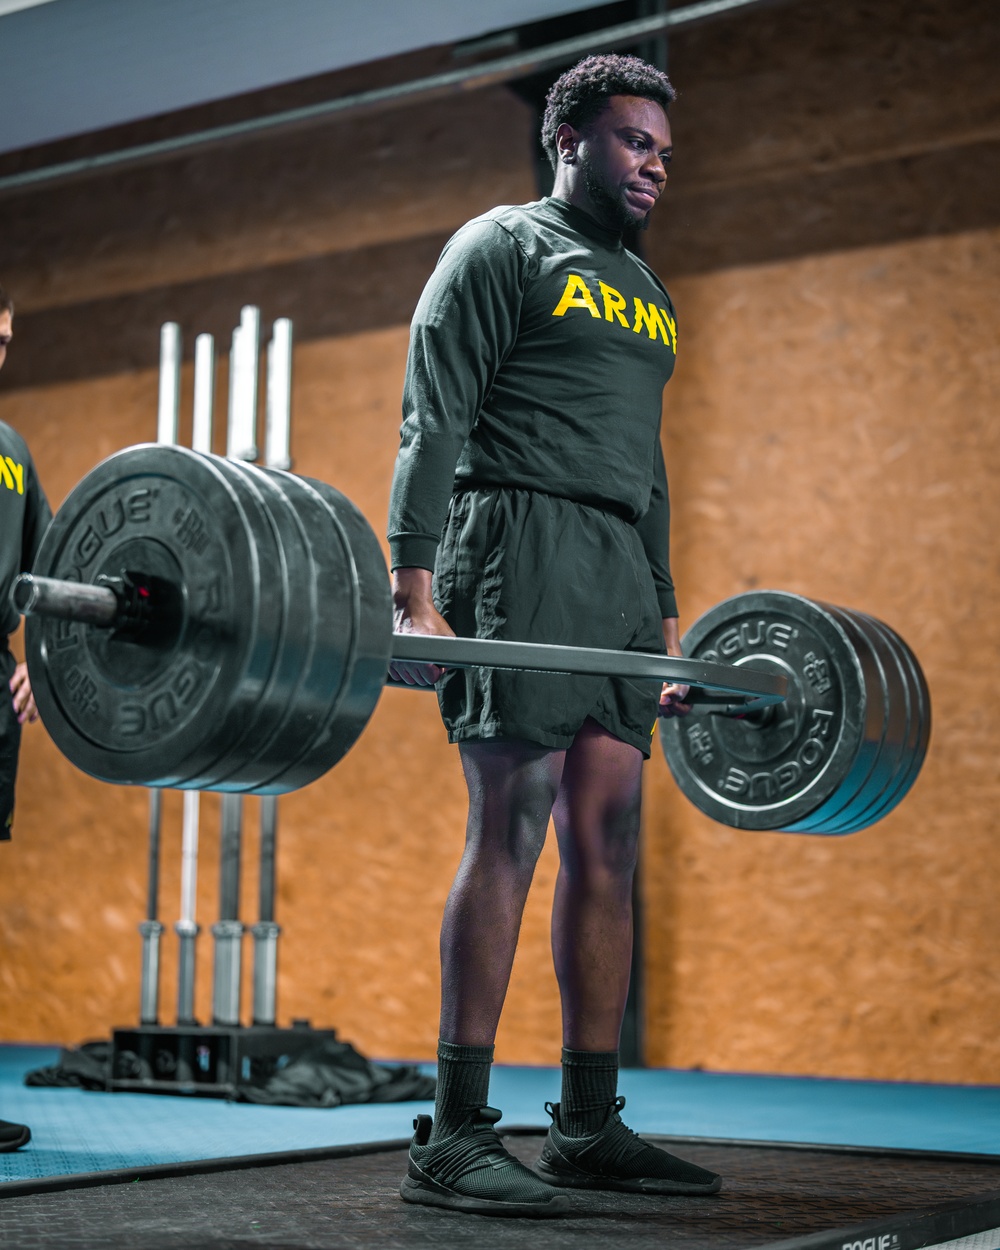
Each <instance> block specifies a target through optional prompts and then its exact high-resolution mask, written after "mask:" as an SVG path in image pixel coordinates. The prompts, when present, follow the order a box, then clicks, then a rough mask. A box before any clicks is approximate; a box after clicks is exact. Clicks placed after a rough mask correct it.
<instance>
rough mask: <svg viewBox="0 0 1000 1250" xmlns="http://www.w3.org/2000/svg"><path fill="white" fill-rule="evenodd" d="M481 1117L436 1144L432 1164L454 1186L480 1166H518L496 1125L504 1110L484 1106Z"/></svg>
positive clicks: (439, 1178) (441, 1176) (444, 1181)
mask: <svg viewBox="0 0 1000 1250" xmlns="http://www.w3.org/2000/svg"><path fill="white" fill-rule="evenodd" d="M479 1117H480V1118H479V1121H478V1123H475V1124H473V1125H472V1128H471V1131H470V1132H468V1133H462V1132H459V1133H458V1134H456V1135H455V1137H454V1138H453V1139H452V1140H451V1141H450V1142H448V1143H447V1144H446V1145H445V1144H443V1143H436V1144H435V1148H434V1154H433V1162H432V1168H433V1174H434V1177H435V1179H436V1180H439V1181H441V1182H442V1183H443V1184H445V1185H451V1186H453V1185H454V1184H455V1182H456V1181H459V1180H461V1178H462V1177H463V1176H467V1175H468V1173H469V1172H475V1171H476V1170H477V1169H478V1168H482V1167H493V1168H497V1167H505V1166H508V1165H513V1166H515V1167H516V1166H517V1160H516V1159H515V1158H514V1156H513V1155H512V1154H511V1153H510V1152H509V1151H508V1150H507V1148H506V1146H504V1144H503V1142H502V1141H501V1140H500V1137H499V1134H498V1133H497V1131H496V1129H495V1128H494V1127H493V1125H494V1124H496V1122H497V1120H499V1119H500V1112H499V1111H497V1110H496V1109H495V1108H494V1107H482V1108H480V1111H479ZM428 1162H431V1161H430V1160H429V1161H428Z"/></svg>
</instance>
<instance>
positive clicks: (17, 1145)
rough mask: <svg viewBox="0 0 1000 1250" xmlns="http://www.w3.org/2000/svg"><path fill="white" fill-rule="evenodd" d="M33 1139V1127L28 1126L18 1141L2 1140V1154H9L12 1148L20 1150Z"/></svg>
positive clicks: (0, 1145) (0, 1150)
mask: <svg viewBox="0 0 1000 1250" xmlns="http://www.w3.org/2000/svg"><path fill="white" fill-rule="evenodd" d="M30 1141H31V1129H30V1128H26V1129H25V1130H24V1132H23V1133H22V1134H21V1136H20V1137H19V1138H18V1139H17V1140H16V1141H5V1142H0V1154H7V1153H9V1152H10V1151H11V1150H20V1149H21V1147H22V1146H27V1144H28V1142H30Z"/></svg>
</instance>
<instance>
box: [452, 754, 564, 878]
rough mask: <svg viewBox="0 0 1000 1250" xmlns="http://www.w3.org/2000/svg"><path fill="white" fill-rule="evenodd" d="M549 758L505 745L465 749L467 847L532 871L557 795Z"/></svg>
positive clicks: (556, 773) (553, 765)
mask: <svg viewBox="0 0 1000 1250" xmlns="http://www.w3.org/2000/svg"><path fill="white" fill-rule="evenodd" d="M553 755H554V753H552V752H547V751H544V750H543V749H541V748H538V747H534V746H532V745H531V744H516V743H506V742H504V743H499V742H498V743H477V744H476V745H475V746H474V747H472V748H469V747H464V748H463V751H462V762H463V766H464V768H465V774H466V780H467V782H468V786H469V824H468V842H469V844H470V846H472V847H474V848H476V849H480V850H483V851H485V852H486V853H487V854H490V855H492V856H494V857H498V856H499V857H503V858H506V859H508V860H509V861H510V862H511V863H512V864H513V865H515V866H521V867H523V868H524V869H525V870H526V871H528V872H530V871H532V870H533V869H534V866H535V862H536V861H537V859H538V856H539V855H540V854H541V850H542V847H543V846H544V844H545V835H546V831H547V830H548V825H549V818H550V816H551V813H552V805H553V803H554V802H555V798H556V794H557V793H558V787H559V767H558V761H556V760H554V759H553Z"/></svg>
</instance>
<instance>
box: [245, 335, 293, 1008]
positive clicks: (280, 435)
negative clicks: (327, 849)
mask: <svg viewBox="0 0 1000 1250" xmlns="http://www.w3.org/2000/svg"><path fill="white" fill-rule="evenodd" d="M291 400H292V323H291V321H290V320H289V319H288V318H287V317H282V318H279V320H277V321H276V322H275V323H274V328H273V330H272V335H271V341H270V343H269V344H268V348H267V404H266V409H265V413H266V416H265V433H264V457H265V462H266V463H267V465H268V467H269V468H272V469H290V468H291V467H292V461H291V454H290V452H291V449H290V435H291ZM277 837H278V799H277V796H276V795H273V794H265V795H262V796H261V800H260V892H259V893H260V898H259V910H258V920H257V923H256V924H255V925H253V927H252V928H251V930H250V932H251V933H252V934H253V943H254V946H253V1022H254V1024H269V1025H273V1024H274V1022H275V1019H276V1017H277V987H278V937H279V935H280V934H281V926H280V925H278V924H276V923H275V920H274V897H275V876H276V854H277Z"/></svg>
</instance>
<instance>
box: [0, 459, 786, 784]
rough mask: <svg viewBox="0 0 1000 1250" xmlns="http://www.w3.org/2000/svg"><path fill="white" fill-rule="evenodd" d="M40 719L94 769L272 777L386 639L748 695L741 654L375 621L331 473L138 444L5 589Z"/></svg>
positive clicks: (770, 693) (374, 665)
mask: <svg viewBox="0 0 1000 1250" xmlns="http://www.w3.org/2000/svg"><path fill="white" fill-rule="evenodd" d="M12 595H13V599H14V602H15V605H16V606H17V607H18V609H19V610H21V611H23V612H24V613H25V614H26V615H27V617H28V620H27V627H26V652H27V660H28V667H29V671H30V674H31V679H32V689H33V690H34V693H35V699H36V702H37V704H38V708H39V711H40V713H41V716H42V720H43V722H44V723H45V725H46V728H47V729H48V731H49V734H50V736H51V737H52V738H53V740H54V741H55V743H56V745H57V746H58V747H59V749H60V750H61V751H62V752H63V753H64V754H65V755H66V756H67V757H68V758H69V759H70V760H71V761H72V762H73V763H74V764H76V765H77V766H78V767H80V768H81V769H83V770H84V771H85V772H87V773H90V774H91V775H92V776H94V777H97V778H99V779H101V780H104V781H110V782H117V783H123V784H135V785H144V786H169V787H171V788H178V789H200V790H222V791H235V792H255V793H260V794H280V793H284V792H287V791H289V790H294V789H298V788H299V787H301V786H304V785H307V784H308V783H309V782H311V781H314V780H316V778H318V777H319V776H321V775H322V774H323V773H325V772H326V771H327V770H328V769H329V768H331V767H332V766H333V765H334V764H336V763H337V761H338V760H339V759H341V758H342V756H343V755H344V754H345V753H346V752H347V751H348V750H349V748H350V747H351V746H352V745H353V743H354V742H355V741H356V740H357V738H358V736H359V735H360V733H361V731H362V729H363V728H364V726H365V725H366V724H367V722H368V720H369V718H370V717H371V714H372V712H373V711H374V708H375V705H376V703H377V701H378V698H379V696H380V694H381V692H382V689H383V688H384V686H385V684H386V677H387V672H388V666H389V662H390V658H392V659H398V660H409V661H416V662H426V663H433V664H441V665H444V666H447V667H454V668H463V667H479V666H482V667H493V668H514V669H524V670H531V671H538V672H571V673H579V674H587V675H592V676H622V677H627V678H630V679H632V680H650V681H656V682H663V681H676V682H682V683H685V684H688V685H691V686H693V687H697V688H699V691H700V694H699V693H696V695H695V697H696V698H698V697H700V698H702V699H703V700H705V701H706V702H707V703H713V704H716V705H720V710H728V711H733V710H737V711H738V710H743V711H746V710H750V711H756V710H759V709H763V710H766V708H767V707H769V706H771V705H773V704H777V703H780V702H781V700H782V699H783V697H784V694H785V690H786V686H787V679H786V677H785V675H784V674H783V673H776V672H773V671H768V670H767V669H766V668H765V669H761V668H759V667H758V666H757V665H754V664H750V665H746V664H743V665H735V666H734V665H731V664H728V663H724V662H720V661H718V660H704V659H699V658H685V659H680V658H675V657H668V656H664V655H653V654H645V653H638V652H622V651H602V650H596V649H589V648H576V647H564V646H544V645H538V644H532V643H516V642H503V641H494V640H488V639H486V640H483V639H467V638H439V637H429V636H424V635H404V634H393V632H392V609H391V601H390V595H389V579H388V574H387V570H386V566H385V561H384V559H383V556H382V552H381V548H380V547H379V544H378V541H377V539H376V537H375V535H374V533H373V531H372V530H371V527H370V526H369V525H368V523H367V521H366V520H365V519H364V517H363V516H362V514H361V513H360V512H359V511H358V509H357V508H355V507H354V505H353V504H352V503H351V502H350V501H349V500H348V499H346V498H345V497H344V496H343V495H341V494H340V493H339V492H338V491H336V490H334V489H333V488H332V487H330V486H327V485H326V484H324V483H321V482H316V481H312V480H310V479H306V478H300V477H296V476H294V475H292V474H290V473H283V472H281V471H278V470H270V469H260V468H257V467H255V466H252V465H248V464H245V463H242V462H238V461H232V460H226V459H222V458H220V457H216V456H209V455H204V454H199V453H195V452H191V451H188V450H187V449H186V448H182V447H165V446H160V445H140V446H138V447H133V448H128V449H126V450H125V451H121V452H118V453H116V454H115V455H113V456H111V457H109V458H108V459H107V460H105V461H103V462H102V463H101V464H99V465H98V466H97V467H96V468H95V469H94V470H93V471H92V472H91V473H89V474H88V475H87V476H86V477H85V478H84V479H83V480H82V481H81V482H80V483H79V484H78V485H77V486H76V487H75V488H74V490H73V491H72V492H71V493H70V495H69V497H68V498H67V500H66V502H65V504H64V505H63V507H62V508H61V509H60V510H59V512H58V514H57V515H56V517H55V519H54V520H53V522H52V525H51V526H50V528H49V529H48V531H47V532H46V535H45V537H44V539H43V542H42V545H41V548H40V550H39V553H38V558H37V560H36V562H35V573H34V574H33V575H26V576H25V577H24V578H22V579H19V580H18V582H17V583H16V584H15V587H14V590H13V592H12Z"/></svg>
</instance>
